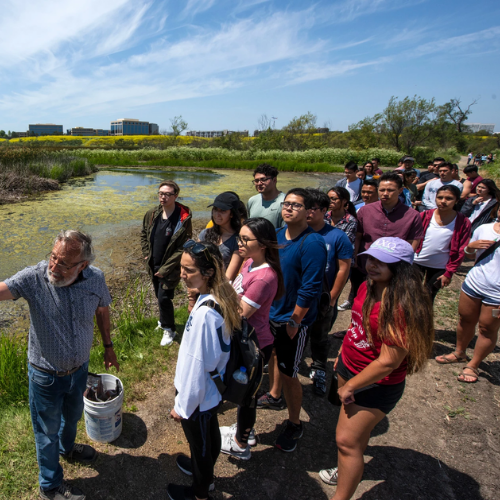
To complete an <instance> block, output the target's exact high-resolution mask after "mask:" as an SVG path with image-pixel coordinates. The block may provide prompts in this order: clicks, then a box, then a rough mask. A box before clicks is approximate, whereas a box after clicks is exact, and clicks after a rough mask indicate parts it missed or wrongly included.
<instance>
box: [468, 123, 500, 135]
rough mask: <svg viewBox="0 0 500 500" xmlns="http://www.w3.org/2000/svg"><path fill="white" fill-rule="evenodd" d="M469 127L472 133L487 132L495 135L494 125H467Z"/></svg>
mask: <svg viewBox="0 0 500 500" xmlns="http://www.w3.org/2000/svg"><path fill="white" fill-rule="evenodd" d="M466 125H467V127H468V128H469V130H470V131H471V132H472V133H476V132H479V131H480V130H486V132H489V133H490V134H493V131H494V130H495V124H494V123H466Z"/></svg>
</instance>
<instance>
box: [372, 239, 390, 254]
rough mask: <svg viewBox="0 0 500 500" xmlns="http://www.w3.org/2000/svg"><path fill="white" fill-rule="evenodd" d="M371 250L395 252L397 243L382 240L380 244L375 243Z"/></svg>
mask: <svg viewBox="0 0 500 500" xmlns="http://www.w3.org/2000/svg"><path fill="white" fill-rule="evenodd" d="M371 248H380V249H381V250H387V251H388V252H394V250H396V243H394V242H392V241H387V240H382V241H379V242H378V243H374V244H373V245H372V246H371Z"/></svg>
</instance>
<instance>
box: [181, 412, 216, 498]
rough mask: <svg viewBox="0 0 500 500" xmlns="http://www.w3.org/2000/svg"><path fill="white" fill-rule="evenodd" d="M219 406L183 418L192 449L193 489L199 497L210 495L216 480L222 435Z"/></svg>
mask: <svg viewBox="0 0 500 500" xmlns="http://www.w3.org/2000/svg"><path fill="white" fill-rule="evenodd" d="M217 408H218V407H217V406H216V407H215V408H212V409H211V410H208V411H206V412H203V413H199V411H198V410H196V411H195V413H194V414H193V415H194V417H193V415H192V416H191V417H190V418H187V419H186V418H183V419H182V420H181V424H182V429H183V431H184V434H185V436H186V439H187V440H188V443H189V448H190V450H191V467H192V468H193V490H194V494H195V495H196V496H197V497H198V498H207V497H208V487H209V486H210V485H211V484H212V483H213V481H214V465H215V462H216V461H217V458H218V457H219V453H220V447H221V437H220V430H219V421H218V419H217Z"/></svg>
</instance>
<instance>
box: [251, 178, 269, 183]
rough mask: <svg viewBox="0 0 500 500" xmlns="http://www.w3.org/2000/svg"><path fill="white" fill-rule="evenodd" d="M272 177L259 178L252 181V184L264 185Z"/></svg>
mask: <svg viewBox="0 0 500 500" xmlns="http://www.w3.org/2000/svg"><path fill="white" fill-rule="evenodd" d="M271 179H272V177H261V178H260V179H254V180H253V181H252V182H253V183H254V184H255V185H257V184H261V183H262V184H264V183H265V182H267V181H269V180H271Z"/></svg>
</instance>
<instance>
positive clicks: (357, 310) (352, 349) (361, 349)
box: [342, 281, 408, 385]
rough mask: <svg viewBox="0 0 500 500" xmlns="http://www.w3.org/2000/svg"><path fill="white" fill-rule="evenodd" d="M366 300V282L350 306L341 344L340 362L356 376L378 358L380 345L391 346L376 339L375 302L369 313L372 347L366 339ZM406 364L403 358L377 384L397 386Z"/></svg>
mask: <svg viewBox="0 0 500 500" xmlns="http://www.w3.org/2000/svg"><path fill="white" fill-rule="evenodd" d="M365 298H366V281H365V282H364V283H363V284H362V285H361V286H360V287H359V291H358V294H357V295H356V298H355V299H354V303H353V305H352V318H351V326H350V327H349V330H347V334H346V336H345V337H344V342H343V344H342V361H343V362H344V364H345V365H346V367H347V368H349V370H350V371H351V372H353V373H355V374H358V373H359V372H361V370H363V369H364V368H366V367H367V366H368V365H369V364H370V363H372V362H373V361H375V360H376V359H377V358H378V357H379V356H380V350H381V348H382V344H383V343H384V344H386V345H393V343H391V342H388V341H383V342H382V341H381V340H380V339H379V337H378V315H379V312H380V302H376V303H375V305H374V306H373V309H372V311H371V313H370V328H371V331H372V339H373V343H374V346H373V347H372V346H371V345H370V344H369V343H368V341H367V339H366V332H365V330H364V328H363V303H364V301H365ZM407 365H408V362H407V359H406V358H405V359H404V360H403V362H402V363H401V364H400V365H399V367H398V368H396V369H395V370H394V371H393V372H392V373H391V374H390V375H388V376H387V377H385V378H383V379H382V380H379V381H378V382H377V384H382V385H393V384H399V383H400V382H402V381H403V380H404V379H405V377H406V368H407Z"/></svg>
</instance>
